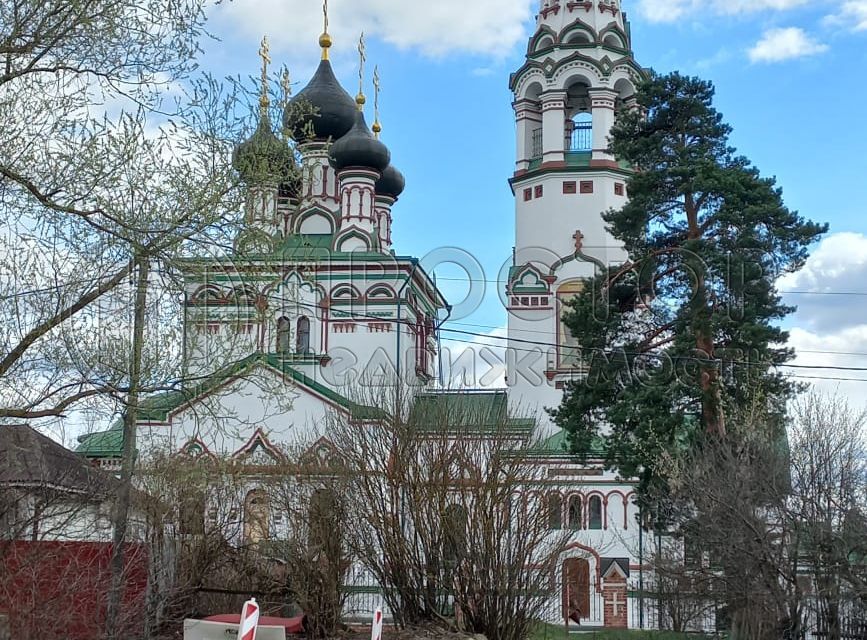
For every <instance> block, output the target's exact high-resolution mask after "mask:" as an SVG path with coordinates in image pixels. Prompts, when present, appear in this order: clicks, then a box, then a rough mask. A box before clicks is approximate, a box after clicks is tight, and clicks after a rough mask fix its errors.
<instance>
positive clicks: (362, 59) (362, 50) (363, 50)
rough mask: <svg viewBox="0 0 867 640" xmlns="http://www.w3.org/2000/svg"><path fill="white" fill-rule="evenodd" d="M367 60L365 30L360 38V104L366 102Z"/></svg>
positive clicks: (358, 99)
mask: <svg viewBox="0 0 867 640" xmlns="http://www.w3.org/2000/svg"><path fill="white" fill-rule="evenodd" d="M365 62H367V49H366V47H365V44H364V31H362V32H361V36H360V37H359V38H358V97H357V99H356V100H357V102H358V104H359V106H361V105H363V104H364V63H365Z"/></svg>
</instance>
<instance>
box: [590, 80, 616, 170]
mask: <svg viewBox="0 0 867 640" xmlns="http://www.w3.org/2000/svg"><path fill="white" fill-rule="evenodd" d="M589 93H590V104H591V109H592V110H593V159H594V160H611V161H613V160H614V156H613V155H611V154H610V153H608V136H609V135H611V127H613V126H614V101H615V100H616V98H617V92H616V91H614V90H613V89H590V90H589Z"/></svg>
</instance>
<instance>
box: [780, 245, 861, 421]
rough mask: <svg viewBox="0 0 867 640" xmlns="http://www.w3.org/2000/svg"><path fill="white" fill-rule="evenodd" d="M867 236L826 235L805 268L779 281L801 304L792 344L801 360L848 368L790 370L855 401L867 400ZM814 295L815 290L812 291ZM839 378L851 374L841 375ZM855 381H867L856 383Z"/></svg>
mask: <svg viewBox="0 0 867 640" xmlns="http://www.w3.org/2000/svg"><path fill="white" fill-rule="evenodd" d="M864 283H867V236H865V235H862V234H859V233H852V232H840V233H834V234H831V235H829V236H827V237H826V238H824V239H823V240H822V242H821V243H820V244H819V246H818V247H817V248H816V249H815V250H814V251H813V253H812V255H811V256H810V257H809V259H808V260H807V263H806V264H805V265H804V268H803V269H801V270H800V271H799V272H797V273H793V274H789V275H787V276H785V277H783V278H781V279H780V281H779V283H778V284H779V288H780V290H782V291H789V292H797V293H790V294H787V295H786V296H785V299H786V302H787V303H789V304H794V305H797V306H798V311H797V312H796V313H795V314H794V316H793V317H792V323H791V324H792V325H793V326H792V327H791V328H790V330H789V333H790V340H789V344H790V345H791V346H792V347H794V348H795V350H796V351H797V358H796V359H795V360H794V363H795V364H799V365H807V366H821V367H842V368H843V369H787V370H786V371H787V372H789V373H792V374H793V375H796V376H799V378H798V381H799V382H808V383H811V384H813V385H815V386H817V387H819V388H821V389H822V390H824V391H828V392H839V393H840V394H842V395H845V396H846V397H847V399H848V400H849V403H850V404H852V405H853V406H857V407H863V406H865V404H867V394H865V392H867V371H849V370H846V368H847V367H850V368H851V367H865V366H867V355H865V354H867V295H853V294H857V293H859V292H863V293H865V294H867V285H865V284H864ZM809 294H812V295H809ZM835 378H845V379H846V380H843V379H835ZM850 379H855V380H865V382H856V381H853V380H850Z"/></svg>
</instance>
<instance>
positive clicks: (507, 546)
mask: <svg viewBox="0 0 867 640" xmlns="http://www.w3.org/2000/svg"><path fill="white" fill-rule="evenodd" d="M411 391H412V390H407V389H403V388H398V387H396V386H394V385H389V384H385V385H378V386H372V385H371V386H366V387H359V389H358V391H357V392H356V395H357V396H358V401H359V404H360V405H362V406H368V407H371V406H372V407H387V408H388V409H389V413H388V414H385V413H382V414H381V415H377V414H376V413H375V412H374V413H373V414H368V415H363V416H355V419H347V418H346V417H345V416H340V415H337V414H334V415H333V416H332V419H330V420H329V423H328V426H327V430H326V437H327V438H328V439H329V441H330V442H331V443H332V445H333V446H334V448H335V450H336V451H338V452H339V456H340V458H341V460H342V464H343V465H345V470H346V478H347V494H348V496H349V498H348V504H349V505H352V507H353V508H352V510H351V511H350V512H349V514H348V522H349V523H350V526H349V531H350V538H349V540H350V546H351V548H352V549H353V552H354V553H355V554H356V556H357V558H358V559H359V561H360V562H361V564H362V565H363V566H364V567H365V568H366V569H367V570H368V571H369V572H370V574H371V575H372V576H374V577H375V579H376V580H377V582H378V583H379V584H380V585H381V587H382V589H383V597H384V600H385V602H386V603H387V604H388V607H389V609H390V610H391V612H392V615H393V616H394V619H395V621H396V622H397V623H398V624H399V625H402V626H407V625H417V624H425V623H428V624H429V623H434V624H442V625H454V624H457V625H458V626H460V627H463V628H465V629H467V630H470V631H473V632H479V633H485V634H488V635H489V637H491V638H503V639H507V640H517V639H518V638H522V637H525V635H526V633H527V631H528V629H529V626H530V625H531V624H532V621H533V619H534V618H535V617H536V616H537V614H538V613H539V611H540V609H541V607H542V604H543V603H544V601H545V600H546V598H547V596H548V595H550V592H551V591H552V589H553V588H554V586H553V581H552V580H551V575H552V572H553V569H554V566H555V565H556V560H557V559H558V557H559V556H560V554H561V552H562V550H563V548H564V546H565V539H566V535H565V534H563V533H562V532H557V533H552V532H551V530H550V527H549V522H548V512H547V509H546V508H545V505H543V504H537V502H536V501H535V500H529V499H527V498H526V497H525V494H526V493H527V490H528V487H529V486H531V485H532V484H533V483H534V482H537V481H538V480H539V478H538V473H539V470H538V469H539V468H538V465H534V464H533V463H532V462H531V461H530V460H529V459H528V456H527V453H528V451H529V448H530V447H531V444H532V442H531V440H532V437H531V434H532V429H533V424H534V421H533V420H520V419H515V418H510V417H509V416H508V414H507V411H506V406H505V395H504V394H485V395H479V394H471V393H445V394H424V393H422V394H413V393H412V392H411Z"/></svg>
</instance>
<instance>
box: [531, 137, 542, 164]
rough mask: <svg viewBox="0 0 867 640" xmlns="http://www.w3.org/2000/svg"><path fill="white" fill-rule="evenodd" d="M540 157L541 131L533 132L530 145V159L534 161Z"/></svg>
mask: <svg viewBox="0 0 867 640" xmlns="http://www.w3.org/2000/svg"><path fill="white" fill-rule="evenodd" d="M541 157H542V129H534V130H533V138H532V141H531V145H530V158H531V159H532V160H536V159H538V158H541Z"/></svg>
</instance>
